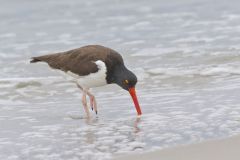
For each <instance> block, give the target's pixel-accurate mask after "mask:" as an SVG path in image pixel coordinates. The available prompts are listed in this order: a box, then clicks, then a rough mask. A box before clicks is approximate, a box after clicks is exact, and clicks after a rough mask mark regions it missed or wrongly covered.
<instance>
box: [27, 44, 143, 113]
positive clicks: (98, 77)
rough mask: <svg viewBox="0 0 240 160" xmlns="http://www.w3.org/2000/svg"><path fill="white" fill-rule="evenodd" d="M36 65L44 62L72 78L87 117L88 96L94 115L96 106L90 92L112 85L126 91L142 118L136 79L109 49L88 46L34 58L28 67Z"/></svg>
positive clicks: (118, 55)
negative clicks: (80, 93)
mask: <svg viewBox="0 0 240 160" xmlns="http://www.w3.org/2000/svg"><path fill="white" fill-rule="evenodd" d="M35 62H46V63H47V64H48V65H49V66H50V67H51V68H53V69H58V70H60V71H63V72H64V73H66V74H68V75H70V76H71V77H73V78H74V82H75V83H76V84H77V87H78V88H80V89H81V90H82V92H83V95H82V104H83V106H84V110H85V112H86V114H87V117H89V116H90V114H89V110H88V105H87V98H86V96H87V95H88V96H89V98H90V106H91V108H92V110H94V111H95V113H96V114H97V103H96V100H95V97H94V95H93V94H91V93H90V92H89V89H90V88H93V87H99V86H104V85H107V84H111V83H115V84H117V85H119V86H120V87H122V88H123V89H125V90H127V91H128V92H129V93H130V95H131V97H132V99H133V102H134V104H135V107H136V110H137V114H138V115H141V114H142V112H141V108H140V106H139V103H138V99H137V96H136V92H135V85H136V83H137V77H136V76H135V74H134V73H133V72H131V71H130V70H128V69H127V68H126V66H125V65H124V62H123V58H122V56H121V55H120V54H119V53H118V52H116V51H114V50H112V49H110V48H107V47H104V46H100V45H88V46H83V47H81V48H77V49H73V50H70V51H66V52H60V53H55V54H48V55H43V56H39V57H33V58H32V60H31V63H35Z"/></svg>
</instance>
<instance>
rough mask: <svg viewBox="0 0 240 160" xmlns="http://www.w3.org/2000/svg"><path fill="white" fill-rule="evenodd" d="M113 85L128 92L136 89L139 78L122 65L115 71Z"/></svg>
mask: <svg viewBox="0 0 240 160" xmlns="http://www.w3.org/2000/svg"><path fill="white" fill-rule="evenodd" d="M112 83H116V84H118V85H119V86H120V87H122V88H123V89H125V90H127V91H128V90H129V88H133V87H135V85H136V83H137V77H136V75H135V74H134V73H133V72H131V71H129V70H128V69H127V68H126V67H125V66H124V65H122V66H118V67H117V68H115V69H114V72H113V74H112Z"/></svg>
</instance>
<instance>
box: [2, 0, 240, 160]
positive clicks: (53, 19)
mask: <svg viewBox="0 0 240 160" xmlns="http://www.w3.org/2000/svg"><path fill="white" fill-rule="evenodd" d="M239 6H240V2H239V1H237V0H235V1H233V0H232V1H228V2H225V1H223V0H222V1H209V0H208V1H202V0H201V1H200V0H199V1H191V0H184V1H181V2H178V1H174V0H172V1H164V0H160V1H159V0H151V1H143V0H140V1H138V2H137V3H136V2H135V1H127V0H124V1H117V0H114V1H110V0H94V1H90V2H88V1H77V0H70V1H63V0H60V1H56V0H51V1H46V2H44V3H43V2H41V1H38V2H37V1H34V2H33V1H30V0H25V1H24V2H19V1H17V0H15V1H11V2H7V3H6V2H5V3H1V6H0V17H1V21H0V90H1V92H0V159H9V160H20V159H31V160H35V159H36V160H38V159H58V160H60V159H64V160H66V159H69V160H70V159H71V160H75V159H89V160H93V159H94V160H97V159H99V160H101V159H108V158H111V157H112V156H114V155H119V154H122V153H130V152H145V151H150V150H155V149H157V148H166V147H172V146H175V145H180V144H188V143H197V142H199V141H203V140H207V139H218V138H223V137H229V136H231V135H233V134H237V133H240V129H239V128H240V106H239V102H240V100H239V94H240V91H239V89H240V53H239V51H240V46H239V44H240V43H239V42H240V38H239V37H240V21H239V20H240V11H239ZM86 44H102V45H106V46H109V47H111V48H114V49H116V50H117V51H119V52H120V53H121V54H122V55H123V57H124V59H125V62H126V65H127V66H128V67H129V68H131V69H132V70H133V71H134V72H135V73H136V74H137V76H138V79H139V82H138V85H137V92H138V96H139V101H140V103H141V106H142V110H143V116H142V117H141V118H137V117H136V116H135V115H136V111H135V109H134V107H133V103H132V101H131V99H130V96H129V95H128V93H126V92H125V91H123V90H121V89H120V88H119V87H117V86H115V85H109V86H106V87H101V88H96V89H93V93H94V94H95V95H96V97H97V101H98V103H99V115H98V116H95V115H94V114H93V113H92V116H93V117H92V119H90V120H87V119H84V118H83V116H84V111H83V107H82V105H81V94H80V91H79V90H78V89H77V88H76V86H75V85H74V84H72V83H71V82H69V81H66V80H65V78H64V77H62V76H61V75H59V74H58V73H56V72H55V71H52V70H50V69H49V68H48V67H47V65H43V64H29V58H30V57H32V56H36V55H41V54H44V53H51V52H57V51H63V50H68V49H72V48H77V47H80V46H83V45H86Z"/></svg>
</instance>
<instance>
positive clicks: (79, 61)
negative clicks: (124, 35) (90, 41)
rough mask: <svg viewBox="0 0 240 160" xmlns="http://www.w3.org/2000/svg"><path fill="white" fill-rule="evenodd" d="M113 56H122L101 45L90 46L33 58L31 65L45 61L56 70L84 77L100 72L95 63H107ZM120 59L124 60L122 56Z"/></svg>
mask: <svg viewBox="0 0 240 160" xmlns="http://www.w3.org/2000/svg"><path fill="white" fill-rule="evenodd" d="M112 54H114V55H115V54H117V55H118V56H120V55H119V54H118V53H117V52H116V51H114V50H112V49H109V48H106V47H103V46H99V45H89V46H84V47H81V48H78V49H74V50H70V51H66V52H61V53H55V54H49V55H44V56H40V57H33V58H32V61H31V63H34V62H39V61H43V62H46V63H48V65H49V66H50V67H52V68H54V69H60V70H62V71H65V72H67V71H71V72H73V73H75V74H78V75H80V76H84V75H88V74H90V73H95V72H97V71H98V67H97V65H96V64H95V63H94V62H95V61H97V60H101V61H103V62H105V63H106V61H109V56H110V57H111V55H112ZM115 56H116V55H115ZM120 59H121V60H122V58H121V56H120Z"/></svg>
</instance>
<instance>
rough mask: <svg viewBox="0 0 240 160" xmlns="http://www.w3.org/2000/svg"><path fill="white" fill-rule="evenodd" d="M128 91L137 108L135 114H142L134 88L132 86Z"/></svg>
mask: <svg viewBox="0 0 240 160" xmlns="http://www.w3.org/2000/svg"><path fill="white" fill-rule="evenodd" d="M128 91H129V93H130V95H131V96H132V99H133V102H134V104H135V108H136V110H137V114H138V115H141V114H142V111H141V108H140V105H139V103H138V99H137V95H136V91H135V88H134V87H132V88H129V90H128Z"/></svg>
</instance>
